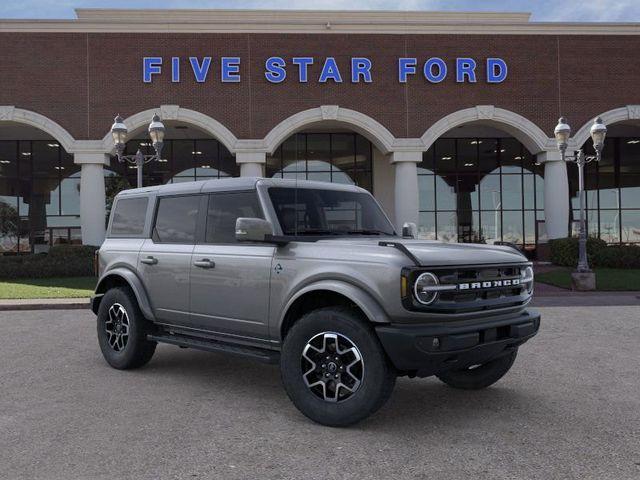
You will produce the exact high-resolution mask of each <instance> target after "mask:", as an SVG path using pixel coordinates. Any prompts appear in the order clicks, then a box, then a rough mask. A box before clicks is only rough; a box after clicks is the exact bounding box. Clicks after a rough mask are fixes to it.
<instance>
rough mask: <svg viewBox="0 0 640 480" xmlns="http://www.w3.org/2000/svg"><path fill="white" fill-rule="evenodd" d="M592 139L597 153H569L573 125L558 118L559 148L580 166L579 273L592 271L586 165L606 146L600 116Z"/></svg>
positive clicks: (598, 156)
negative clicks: (589, 255)
mask: <svg viewBox="0 0 640 480" xmlns="http://www.w3.org/2000/svg"><path fill="white" fill-rule="evenodd" d="M590 132H591V139H592V140H593V149H594V150H595V152H596V154H595V155H585V154H584V152H583V151H582V149H580V150H578V151H577V152H575V153H573V154H567V147H568V145H569V137H570V136H571V127H570V126H569V124H568V123H567V120H566V119H565V118H564V117H561V118H560V120H558V125H556V128H555V130H554V132H553V133H554V134H555V137H556V142H557V144H558V150H560V153H561V155H562V160H563V161H567V162H573V163H575V164H576V165H577V166H578V191H579V196H580V236H579V239H578V249H579V253H578V268H577V272H578V273H590V272H591V270H590V269H589V261H588V259H587V228H586V219H585V191H584V166H585V165H586V164H588V163H591V162H594V161H595V162H599V161H600V158H601V156H602V149H603V148H604V139H605V136H606V135H607V127H606V126H605V124H604V123H602V119H601V118H600V117H598V118H596V119H595V120H594V122H593V125H592V126H591V130H590Z"/></svg>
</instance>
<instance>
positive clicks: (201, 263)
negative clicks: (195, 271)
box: [193, 258, 216, 268]
mask: <svg viewBox="0 0 640 480" xmlns="http://www.w3.org/2000/svg"><path fill="white" fill-rule="evenodd" d="M193 264H194V265H195V266H196V267H200V268H214V267H215V266H216V264H215V263H214V262H212V261H211V260H209V259H208V258H203V259H202V260H196V261H195V262H193Z"/></svg>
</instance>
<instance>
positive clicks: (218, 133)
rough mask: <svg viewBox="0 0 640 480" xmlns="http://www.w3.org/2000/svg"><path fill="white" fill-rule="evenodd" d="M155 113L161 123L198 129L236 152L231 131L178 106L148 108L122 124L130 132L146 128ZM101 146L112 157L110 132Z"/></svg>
mask: <svg viewBox="0 0 640 480" xmlns="http://www.w3.org/2000/svg"><path fill="white" fill-rule="evenodd" d="M155 113H157V114H159V115H160V117H161V118H162V121H167V120H173V121H178V122H183V123H187V124H189V125H192V126H194V127H198V128H200V129H201V130H203V131H205V132H207V133H209V134H211V135H212V136H213V137H214V138H215V139H216V140H218V141H219V142H220V143H222V144H223V145H224V146H225V147H226V148H227V150H229V151H230V152H231V153H233V154H235V152H236V142H237V141H238V139H237V138H236V136H235V135H234V134H233V133H232V132H231V130H229V129H228V128H227V127H225V126H224V125H223V124H222V123H220V122H219V121H217V120H216V119H214V118H212V117H210V116H208V115H205V114H204V113H200V112H196V111H195V110H190V109H188V108H182V107H180V106H178V105H161V106H160V107H159V108H150V109H149V110H144V111H142V112H138V113H136V114H134V115H131V116H130V117H127V118H126V119H125V121H124V124H125V125H126V126H127V128H128V129H129V131H130V132H131V131H134V130H137V129H139V128H141V127H146V126H147V125H148V124H149V122H150V121H151V117H153V115H154V114H155ZM102 146H103V149H104V151H105V153H108V154H111V155H112V154H113V153H114V152H115V147H114V145H113V140H112V138H111V132H107V134H106V135H105V136H104V138H103V139H102Z"/></svg>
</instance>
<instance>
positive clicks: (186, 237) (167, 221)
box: [153, 195, 200, 244]
mask: <svg viewBox="0 0 640 480" xmlns="http://www.w3.org/2000/svg"><path fill="white" fill-rule="evenodd" d="M158 202H159V203H158V212H157V214H156V224H155V227H154V229H153V240H154V241H155V242H159V243H187V244H189V243H195V239H196V224H197V220H198V206H199V205H200V195H185V196H181V197H164V198H162V197H161V198H160V199H159V200H158Z"/></svg>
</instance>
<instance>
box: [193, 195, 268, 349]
mask: <svg viewBox="0 0 640 480" xmlns="http://www.w3.org/2000/svg"><path fill="white" fill-rule="evenodd" d="M238 217H254V218H255V217H257V218H264V215H263V212H262V210H261V208H260V203H259V200H258V196H257V192H256V191H255V190H253V191H247V192H244V191H243V192H224V193H213V194H209V195H208V201H207V210H206V215H204V216H203V217H202V218H203V223H205V232H204V235H203V238H202V243H198V244H197V245H196V246H195V248H194V250H193V255H192V262H191V263H192V265H191V294H190V296H191V323H192V326H193V327H195V328H201V329H205V330H208V331H212V332H217V333H220V334H222V335H223V336H225V335H226V336H232V337H236V338H237V337H247V338H248V339H249V338H252V339H260V340H267V339H268V322H267V319H268V310H269V280H270V274H271V261H272V259H273V254H274V251H275V247H274V246H272V245H267V244H263V243H256V244H251V243H245V242H242V243H239V242H237V241H236V237H235V225H236V219H237V218H238Z"/></svg>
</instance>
